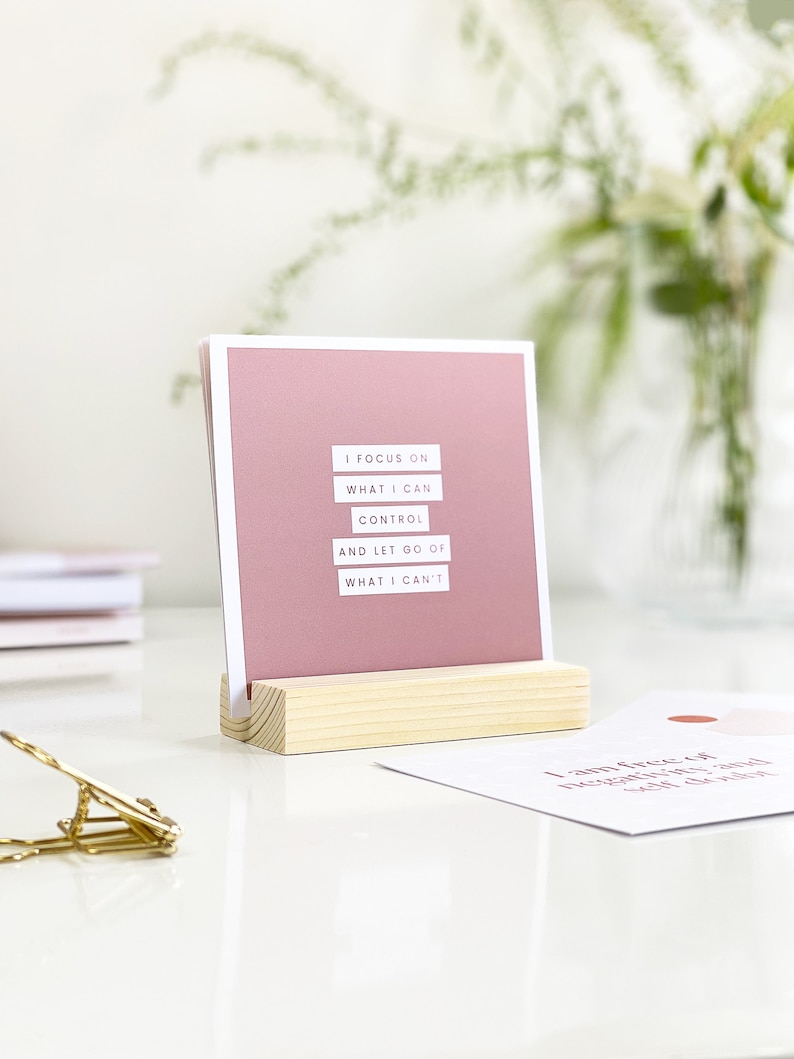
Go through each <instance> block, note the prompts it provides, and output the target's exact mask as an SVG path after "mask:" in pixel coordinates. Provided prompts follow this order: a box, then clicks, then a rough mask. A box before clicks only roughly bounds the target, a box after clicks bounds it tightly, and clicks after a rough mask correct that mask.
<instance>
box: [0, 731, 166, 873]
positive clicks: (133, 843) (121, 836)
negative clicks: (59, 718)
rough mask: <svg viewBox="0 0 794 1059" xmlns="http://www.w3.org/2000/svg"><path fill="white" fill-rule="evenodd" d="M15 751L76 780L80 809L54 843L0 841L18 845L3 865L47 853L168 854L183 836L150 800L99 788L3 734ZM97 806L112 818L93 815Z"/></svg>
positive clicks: (0, 858) (65, 822)
mask: <svg viewBox="0 0 794 1059" xmlns="http://www.w3.org/2000/svg"><path fill="white" fill-rule="evenodd" d="M0 735H2V737H3V739H5V740H7V741H8V742H9V743H11V745H12V746H15V747H18V749H19V750H24V751H25V752H26V753H28V754H32V755H33V757H35V758H36V760H37V761H40V762H41V763H42V764H43V765H50V766H51V767H52V768H54V769H57V770H58V772H62V773H63V775H64V776H69V777H70V778H71V779H73V780H74V781H75V783H76V784H77V786H78V788H79V793H78V795H77V808H76V809H75V811H74V816H68V817H65V818H64V819H63V820H59V821H58V827H59V828H60V830H61V831H62V834H61V835H58V836H57V837H55V838H41V839H35V838H0V843H1V844H2V845H6V846H17V847H18V850H17V852H15V853H9V854H6V855H4V856H0V863H4V862H10V861H20V860H26V859H27V858H28V857H35V856H38V855H39V854H42V855H43V854H45V853H73V852H78V853H130V852H133V853H134V852H141V851H143V852H147V853H160V854H163V855H166V856H167V855H168V854H171V853H173V852H174V851H175V850H176V843H177V840H178V838H179V836H180V835H181V834H182V828H181V827H180V826H179V824H177V823H175V822H174V821H173V820H171V819H169V818H168V817H167V816H162V815H161V814H160V812H159V810H158V808H157V806H156V805H155V804H154V802H151V801H149V799H148V798H129V797H127V795H126V794H122V793H121V792H120V791H115V790H113V788H112V787H107V786H106V785H105V784H104V783H97V781H96V780H92V779H91V777H90V776H86V775H84V774H83V773H82V772H78V771H77V769H74V768H72V767H71V766H70V765H66V764H64V762H63V761H58V759H57V758H54V757H53V756H52V754H48V753H47V751H46V750H42V749H41V747H38V746H34V745H33V743H28V742H26V741H25V740H24V739H20V738H19V737H18V736H16V735H12V734H11V732H0ZM92 802H96V803H97V804H98V805H101V806H102V807H103V808H105V809H110V810H112V811H113V813H114V814H115V815H113V816H89V811H90V808H91V803H92ZM103 824H120V825H122V826H120V827H110V828H102V827H101V826H100V827H98V828H97V827H96V825H103Z"/></svg>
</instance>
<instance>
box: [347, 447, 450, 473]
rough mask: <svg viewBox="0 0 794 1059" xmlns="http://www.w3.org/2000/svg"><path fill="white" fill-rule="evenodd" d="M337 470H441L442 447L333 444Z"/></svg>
mask: <svg viewBox="0 0 794 1059" xmlns="http://www.w3.org/2000/svg"><path fill="white" fill-rule="evenodd" d="M331 459H332V461H333V469H334V471H440V470H441V446H440V445H332V446H331Z"/></svg>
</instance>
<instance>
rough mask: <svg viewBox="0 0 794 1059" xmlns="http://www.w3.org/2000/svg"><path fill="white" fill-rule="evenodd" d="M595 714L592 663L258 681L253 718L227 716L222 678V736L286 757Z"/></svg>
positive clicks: (540, 728)
mask: <svg viewBox="0 0 794 1059" xmlns="http://www.w3.org/2000/svg"><path fill="white" fill-rule="evenodd" d="M589 712H590V682H589V677H588V673H587V670H586V669H583V668H582V667H581V666H571V665H565V664H563V663H562V662H547V661H543V662H502V663H498V664H492V665H477V666H455V667H452V668H448V669H409V670H400V671H395V672H390V673H352V674H350V675H348V676H329V677H290V678H285V679H280V680H255V681H253V683H252V685H251V716H250V717H230V716H229V696H228V690H227V682H226V677H225V675H224V677H223V681H222V683H221V731H222V732H223V734H224V735H228V736H231V737H232V738H233V739H239V740H241V741H242V742H244V743H253V744H254V746H258V747H262V748H263V749H265V750H274V751H276V752H277V753H279V754H305V753H310V752H314V751H318V750H354V749H359V748H362V747H375V746H395V745H397V744H400V743H431V742H440V741H441V740H445V739H472V738H474V737H477V736H494V735H522V734H526V733H529V732H553V731H560V730H562V729H565V728H583V727H584V726H585V725H586V724H587V721H588V717H589Z"/></svg>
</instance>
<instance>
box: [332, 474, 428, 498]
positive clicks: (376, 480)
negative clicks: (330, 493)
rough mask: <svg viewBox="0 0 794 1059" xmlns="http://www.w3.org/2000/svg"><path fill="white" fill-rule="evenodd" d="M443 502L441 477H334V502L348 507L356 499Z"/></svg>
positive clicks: (339, 475) (409, 475) (395, 475)
mask: <svg viewBox="0 0 794 1059" xmlns="http://www.w3.org/2000/svg"><path fill="white" fill-rule="evenodd" d="M365 499H369V500H377V501H379V502H380V503H382V504H383V503H388V502H389V501H390V500H394V501H405V500H412V499H415V500H443V499H444V491H443V487H442V484H441V475H440V474H384V475H379V474H336V475H334V501H335V502H336V503H337V504H351V503H353V502H354V501H356V500H365Z"/></svg>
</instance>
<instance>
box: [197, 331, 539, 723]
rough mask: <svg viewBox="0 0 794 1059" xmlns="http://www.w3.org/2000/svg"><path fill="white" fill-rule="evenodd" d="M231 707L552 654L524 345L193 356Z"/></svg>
mask: <svg viewBox="0 0 794 1059" xmlns="http://www.w3.org/2000/svg"><path fill="white" fill-rule="evenodd" d="M201 365H202V379H203V386H204V399H205V407H206V411H207V427H208V435H209V439H210V462H211V467H212V479H213V495H214V502H215V512H216V519H217V530H218V544H219V551H220V568H221V584H222V595H223V608H224V625H225V631H226V648H227V665H228V676H229V687H230V703H231V705H230V713H231V715H232V716H246V715H247V713H248V694H249V692H248V689H249V687H250V683H251V681H252V680H267V679H275V678H283V677H302V676H313V675H327V674H349V673H362V672H378V671H389V670H403V669H416V668H428V667H442V666H458V665H467V664H475V663H486V662H513V661H529V660H534V659H541V658H551V657H552V656H551V636H550V623H549V609H548V587H547V577H546V561H545V551H544V544H543V529H542V527H543V519H542V510H541V499H540V470H539V460H538V444H537V422H536V404H535V386H534V371H533V359H532V347H531V345H529V344H528V343H520V342H503V343H484V342H463V341H460V342H454V343H450V342H439V341H424V342H420V341H408V340H399V341H394V342H386V341H382V340H362V339H349V340H338V339H337V340H330V339H306V338H302V339H297V338H283V337H281V338H257V337H251V336H212V337H211V338H209V339H207V340H206V341H205V342H204V343H203V345H202V349H201Z"/></svg>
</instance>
